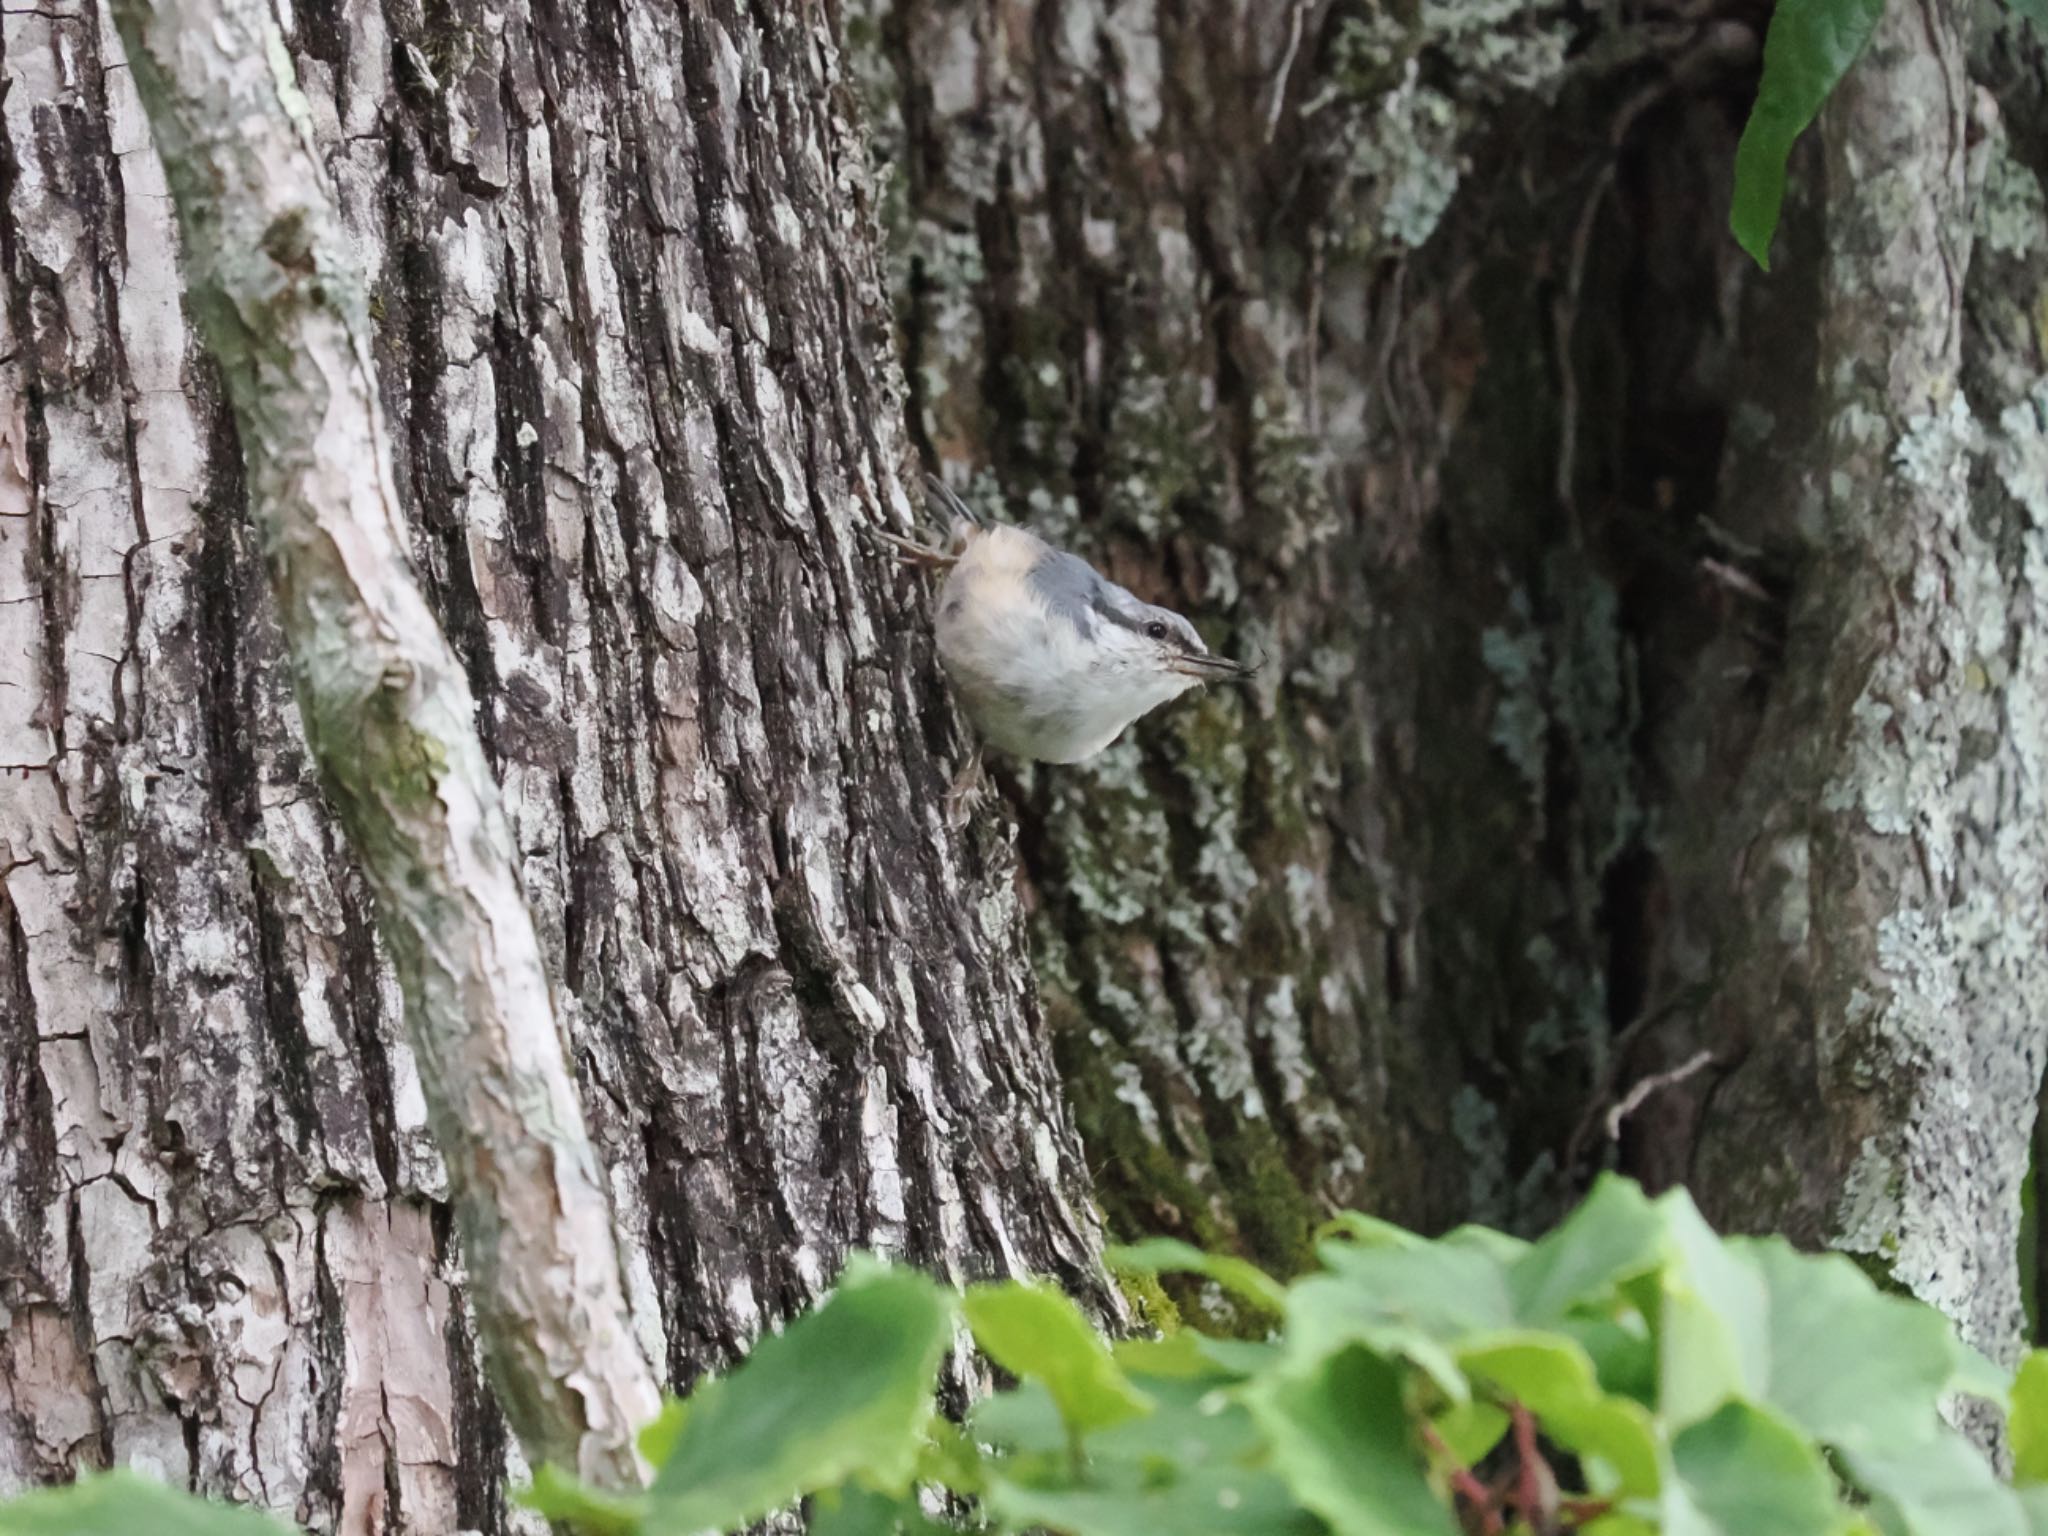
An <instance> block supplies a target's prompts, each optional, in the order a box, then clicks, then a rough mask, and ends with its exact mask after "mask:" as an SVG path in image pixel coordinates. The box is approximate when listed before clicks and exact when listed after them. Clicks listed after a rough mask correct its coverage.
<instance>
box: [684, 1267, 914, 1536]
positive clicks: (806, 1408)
mask: <svg viewBox="0 0 2048 1536" xmlns="http://www.w3.org/2000/svg"><path fill="white" fill-rule="evenodd" d="M952 1337H953V1307H952V1301H951V1298H950V1297H949V1296H947V1295H946V1294H944V1293H942V1292H941V1291H940V1290H939V1289H938V1287H936V1286H934V1285H933V1284H932V1283H931V1282H930V1281H929V1280H926V1279H925V1278H924V1277H923V1276H922V1275H919V1274H916V1273H914V1272H912V1271H909V1270H900V1269H885V1268H883V1267H881V1266H880V1265H877V1264H874V1263H872V1262H856V1263H855V1264H852V1265H850V1266H849V1267H848V1269H847V1272H846V1275H845V1276H844V1278H842V1279H841V1281H840V1283H839V1286H838V1288H837V1289H836V1290H834V1291H833V1292H832V1294H831V1295H830V1296H829V1297H827V1298H826V1300H825V1302H824V1304H823V1305H822V1306H820V1307H819V1308H818V1309H817V1310H816V1311H814V1312H811V1313H809V1314H807V1315H805V1316H803V1317H800V1318H798V1319H797V1320H796V1321H795V1322H793V1323H791V1324H790V1325H789V1327H788V1328H786V1329H784V1330H783V1331H782V1332H781V1333H779V1334H773V1335H770V1336H769V1337H766V1338H764V1339H762V1340H761V1341H760V1343H758V1344H756V1345H755V1346H754V1352H753V1353H752V1354H751V1355H749V1356H748V1357H747V1359H746V1360H745V1361H744V1362H743V1363H742V1364H741V1365H740V1366H739V1368H738V1369H736V1370H735V1371H733V1373H732V1374H731V1375H730V1376H725V1377H722V1378H720V1379H718V1380H716V1381H712V1382H710V1383H708V1384H706V1385H704V1386H702V1387H700V1388H698V1390H697V1391H696V1392H695V1393H694V1394H692V1396H691V1398H690V1400H689V1411H688V1414H687V1416H686V1417H685V1418H684V1419H683V1422H682V1426H681V1431H680V1433H679V1434H677V1435H676V1436H675V1442H674V1448H673V1450H672V1451H671V1453H670V1455H669V1457H668V1459H667V1460H666V1461H665V1462H664V1463H663V1464H662V1465H661V1467H660V1468H659V1469H658V1470H657V1472H656V1473H655V1478H654V1486H653V1487H652V1488H651V1489H650V1490H649V1492H648V1504H649V1521H650V1523H653V1522H657V1521H658V1522H659V1528H660V1529H661V1530H663V1531H674V1532H685V1531H701V1530H710V1529H730V1528H733V1527H737V1526H742V1525H745V1524H747V1523H748V1522H749V1521H752V1520H757V1519H759V1518H760V1517H761V1516H763V1515H765V1514H768V1513H769V1512H770V1511H772V1510H776V1509H779V1508H781V1507H782V1506H783V1505H785V1504H788V1503H789V1502H790V1501H791V1500H793V1499H795V1498H797V1497H798V1496H799V1495H801V1494H806V1493H813V1492H816V1491H817V1490H819V1489H822V1488H830V1487H833V1486H835V1485H837V1484H839V1483H841V1482H843V1481H845V1480H846V1479H847V1478H848V1477H851V1476H853V1475H855V1474H859V1475H860V1476H861V1477H862V1479H863V1480H864V1481H866V1482H867V1483H869V1484H870V1485H872V1486H875V1487H879V1488H884V1489H892V1488H901V1487H902V1486H903V1485H904V1484H905V1483H906V1482H907V1481H908V1480H909V1477H910V1474H911V1471H912V1469H913V1468H914V1466H915V1465H916V1460H917V1456H918V1452H919V1448H920V1446H921V1445H922V1444H923V1431H924V1428H925V1424H926V1421H927V1420H929V1419H930V1417H931V1414H932V1389H933V1385H934V1382H935V1379H936V1377H937V1375H938V1369H939V1363H940V1362H941V1361H942V1360H943V1359H944V1358H945V1355H946V1351H947V1348H948V1347H949V1346H950V1344H951V1342H952Z"/></svg>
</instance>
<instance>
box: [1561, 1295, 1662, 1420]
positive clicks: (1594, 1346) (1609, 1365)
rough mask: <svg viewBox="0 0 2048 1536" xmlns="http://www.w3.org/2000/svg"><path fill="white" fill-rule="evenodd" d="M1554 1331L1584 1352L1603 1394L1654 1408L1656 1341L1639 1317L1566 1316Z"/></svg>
mask: <svg viewBox="0 0 2048 1536" xmlns="http://www.w3.org/2000/svg"><path fill="white" fill-rule="evenodd" d="M1555 1329H1556V1331H1557V1332H1558V1333H1560V1334H1562V1335H1564V1336H1565V1337H1566V1338H1568V1339H1570V1340H1571V1341H1572V1342H1573V1343H1575V1344H1577V1345H1578V1346H1579V1348H1581V1349H1583V1350H1584V1351H1585V1352H1586V1356H1587V1358H1588V1359H1590V1360H1591V1361H1592V1362H1593V1371H1594V1374H1595V1375H1596V1376H1598V1377H1599V1379H1600V1386H1601V1388H1602V1390H1603V1391H1606V1392H1609V1393H1612V1394H1616V1395H1618V1396H1622V1397H1632V1398H1634V1399H1635V1400H1636V1401H1637V1402H1639V1403H1642V1404H1644V1405H1645V1406H1646V1407H1654V1406H1655V1404H1656V1402H1657V1340H1656V1338H1655V1337H1654V1336H1653V1335H1652V1334H1651V1332H1650V1325H1649V1323H1648V1322H1647V1321H1645V1320H1644V1319H1643V1318H1642V1317H1641V1316H1640V1315H1638V1314H1636V1313H1634V1312H1633V1311H1631V1312H1628V1313H1626V1314H1625V1315H1623V1316H1621V1317H1567V1318H1565V1319H1563V1320H1562V1321H1561V1322H1559V1323H1557V1324H1556V1325H1555Z"/></svg>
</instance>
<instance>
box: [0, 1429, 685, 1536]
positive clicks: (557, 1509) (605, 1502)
mask: <svg viewBox="0 0 2048 1536" xmlns="http://www.w3.org/2000/svg"><path fill="white" fill-rule="evenodd" d="M657 1422H658V1421H657ZM512 1502H513V1503H515V1504H518V1505H519V1506H521V1507H522V1508H525V1509H530V1510H532V1511H533V1512H534V1513H535V1514H538V1515H545V1516H546V1517H547V1518H548V1519H549V1520H553V1521H559V1522H561V1523H562V1524H564V1525H568V1526H573V1527H574V1528H575V1529H576V1530H577V1531H578V1532H579V1533H588V1536H636V1533H637V1532H638V1531H639V1529H640V1522H641V1521H642V1520H644V1519H646V1518H647V1499H646V1496H645V1495H644V1494H637V1493H635V1494H610V1493H601V1492H599V1491H598V1490H597V1489H595V1488H586V1487H585V1486H584V1485H583V1484H582V1483H580V1482H578V1481H577V1480H576V1479H575V1478H574V1477H573V1476H571V1475H570V1474H569V1473H567V1472H564V1471H563V1470H562V1469H561V1468H560V1467H552V1466H547V1465H542V1466H540V1467H537V1468H535V1470H534V1474H533V1484H532V1486H531V1487H527V1488H521V1489H518V1490H516V1491H515V1492H514V1493H513V1495H512ZM9 1536H11V1533H9Z"/></svg>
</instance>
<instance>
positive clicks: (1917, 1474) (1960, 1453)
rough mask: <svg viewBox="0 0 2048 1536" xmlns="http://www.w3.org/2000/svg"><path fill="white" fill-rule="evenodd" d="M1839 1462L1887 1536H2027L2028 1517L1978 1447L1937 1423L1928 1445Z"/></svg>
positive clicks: (1851, 1455) (1844, 1456) (1848, 1454)
mask: <svg viewBox="0 0 2048 1536" xmlns="http://www.w3.org/2000/svg"><path fill="white" fill-rule="evenodd" d="M1841 1462H1842V1465H1843V1467H1844V1468H1845V1469H1846V1470H1847V1472H1848V1474H1849V1476H1850V1477H1851V1478H1852V1479H1853V1480H1854V1481H1855V1483H1856V1486H1857V1487H1859V1488H1861V1489H1862V1490H1863V1491H1864V1492H1865V1493H1867V1494H1869V1495H1870V1502H1871V1507H1872V1511H1873V1513H1874V1514H1875V1515H1876V1517H1877V1525H1878V1528H1879V1529H1880V1530H1882V1531H1883V1532H1885V1536H1964V1533H1967V1536H2029V1533H2028V1529H2027V1518H2028V1517H2027V1511H2026V1509H2025V1507H2024V1505H2023V1504H2022V1503H2021V1500H2020V1497H2019V1495H2018V1494H2017V1493H2015V1492H2014V1491H2013V1490H2012V1489H2011V1488H2008V1487H2006V1486H2005V1484H2003V1483H2001V1482H2000V1481H1999V1480H1998V1477H1997V1475H1996V1474H1995V1473H1993V1472H1992V1470H1991V1464H1990V1463H1989V1462H1987V1461H1986V1460H1985V1459H1984V1457H1983V1455H1982V1453H1980V1452H1979V1451H1978V1450H1977V1448H1976V1447H1975V1446H1973V1445H1971V1444H1970V1443H1969V1441H1967V1440H1965V1439H1964V1438H1963V1437H1962V1436H1961V1435H1960V1434H1958V1433H1956V1431H1955V1430H1953V1429H1951V1428H1949V1427H1948V1425H1947V1424H1945V1423H1944V1424H1942V1425H1941V1426H1940V1428H1939V1430H1938V1431H1936V1432H1935V1433H1934V1434H1932V1435H1930V1436H1929V1437H1928V1438H1927V1439H1925V1440H1922V1441H1919V1442H1917V1443H1913V1444H1898V1445H1888V1446H1886V1447H1885V1449H1884V1450H1883V1452H1881V1453H1879V1454H1876V1455H1865V1454H1862V1453H1859V1452H1856V1451H1846V1450H1845V1451H1843V1452H1842V1453H1841Z"/></svg>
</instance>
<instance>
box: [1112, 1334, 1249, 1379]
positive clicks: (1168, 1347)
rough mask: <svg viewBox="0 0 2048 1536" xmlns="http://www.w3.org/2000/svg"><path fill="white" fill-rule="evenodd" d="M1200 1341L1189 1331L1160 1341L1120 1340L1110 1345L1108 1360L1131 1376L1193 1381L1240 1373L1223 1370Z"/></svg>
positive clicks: (1197, 1336)
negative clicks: (1166, 1377) (1171, 1377)
mask: <svg viewBox="0 0 2048 1536" xmlns="http://www.w3.org/2000/svg"><path fill="white" fill-rule="evenodd" d="M1203 1342H1204V1341H1203V1338H1202V1336H1201V1335H1200V1334H1199V1333H1196V1332H1195V1331H1194V1329H1192V1328H1183V1329H1181V1330H1180V1332H1178V1333H1175V1334H1172V1335H1170V1336H1169V1337H1167V1338H1163V1339H1119V1340H1118V1341H1117V1342H1116V1343H1114V1344H1112V1345H1110V1346H1109V1353H1110V1358H1111V1359H1113V1360H1115V1361H1116V1363H1117V1364H1118V1365H1120V1366H1122V1367H1123V1369H1124V1370H1125V1372H1127V1373H1128V1374H1130V1375H1132V1376H1174V1377H1179V1378H1184V1379H1188V1380H1193V1379H1195V1378H1207V1377H1218V1378H1223V1379H1229V1378H1230V1377H1233V1376H1237V1375H1240V1374H1242V1373H1241V1372H1236V1371H1226V1370H1224V1369H1223V1367H1221V1366H1220V1365H1218V1364H1217V1363H1216V1361H1215V1360H1214V1359H1213V1358H1211V1356H1210V1354H1209V1352H1208V1351H1207V1350H1205V1349H1204V1348H1203V1347H1202V1345H1203Z"/></svg>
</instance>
